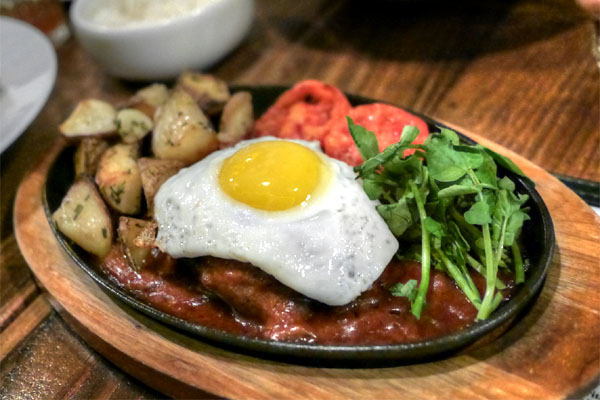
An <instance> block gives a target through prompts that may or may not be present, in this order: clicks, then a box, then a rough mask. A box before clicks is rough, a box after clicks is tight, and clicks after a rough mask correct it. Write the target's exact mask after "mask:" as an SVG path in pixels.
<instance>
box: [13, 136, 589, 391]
mask: <svg viewBox="0 0 600 400" xmlns="http://www.w3.org/2000/svg"><path fill="white" fill-rule="evenodd" d="M458 130H460V129H458ZM463 132H464V131H463ZM469 136H471V137H472V138H473V139H475V140H477V141H478V142H479V143H481V144H483V145H486V146H489V147H491V148H493V149H494V150H496V151H499V152H501V153H503V154H505V155H507V156H509V157H511V158H512V159H513V160H514V161H515V162H516V163H517V164H518V165H519V166H520V167H521V168H522V169H523V170H524V171H525V173H526V174H527V175H528V176H529V177H531V178H532V179H533V180H534V181H535V182H536V184H537V188H538V191H539V192H540V194H541V195H542V197H543V199H544V201H545V202H546V204H547V206H548V208H549V210H550V214H551V215H552V218H553V221H554V228H555V231H556V243H557V247H556V252H555V254H554V258H553V261H552V265H551V266H550V271H549V274H548V277H547V280H546V283H545V285H544V288H543V290H542V293H541V295H540V296H539V297H538V298H537V300H536V301H535V304H534V305H533V306H532V308H531V309H530V311H529V312H528V314H527V315H526V316H525V317H524V318H523V319H522V320H521V321H520V322H519V323H518V324H516V325H515V326H514V327H512V328H511V329H510V330H509V331H508V332H507V333H506V334H504V335H503V336H502V337H500V338H499V339H497V340H495V341H493V342H492V343H491V344H488V345H486V346H484V347H481V348H478V349H476V350H471V351H470V352H468V353H465V354H460V355H455V356H454V357H451V358H447V359H444V360H441V361H435V362H428V363H423V364H414V365H405V366H397V367H388V368H378V369H335V368H317V367H306V366H298V365H292V364H286V363H281V362H275V361H270V360H264V359H259V358H253V357H250V356H247V355H241V354H238V353H235V352H231V351H227V350H224V349H221V348H219V347H215V346H213V345H209V344H206V343H204V342H202V341H200V340H197V339H195V338H193V337H191V336H187V335H185V334H182V333H179V332H177V331H175V330H173V329H171V328H169V327H166V326H164V325H162V324H160V323H158V322H155V321H154V320H152V319H149V318H148V317H145V316H144V315H142V314H140V313H138V312H136V311H134V310H132V309H131V308H129V307H127V306H125V305H123V304H120V303H119V302H118V301H116V300H115V299H113V298H111V297H109V296H108V295H107V294H105V293H104V292H103V291H102V290H100V288H99V287H98V286H96V284H95V283H94V282H93V281H92V279H91V278H89V277H88V276H87V275H86V274H85V272H83V271H82V270H81V269H80V268H79V267H77V265H75V263H74V262H73V261H71V259H70V258H69V257H68V256H67V255H66V253H64V252H63V250H62V248H61V247H60V245H59V244H58V242H57V241H56V239H55V238H54V236H53V234H52V231H51V230H50V227H49V225H48V222H47V220H46V216H45V214H44V210H43V207H42V203H41V193H42V188H43V186H44V181H45V176H46V172H47V170H48V167H49V165H50V163H51V162H52V160H53V159H54V157H56V155H57V154H58V152H59V151H60V150H61V149H62V147H63V145H64V143H63V142H62V141H58V142H57V143H56V145H55V146H54V148H53V149H52V151H51V152H49V153H48V154H47V156H46V157H45V159H44V160H43V161H42V162H41V163H40V164H39V165H38V166H37V167H36V169H35V170H34V171H33V172H31V173H29V174H28V175H27V177H26V178H25V179H24V180H23V182H22V184H21V186H20V188H19V191H18V193H17V198H16V203H15V214H14V226H15V233H16V237H17V240H18V243H19V246H20V248H21V251H22V253H23V255H24V257H25V259H26V260H27V262H28V263H29V266H30V267H31V270H32V271H33V273H34V274H35V276H36V277H37V279H38V280H39V282H40V284H41V285H42V286H43V287H44V288H45V289H46V290H47V292H48V294H49V297H50V300H51V302H52V304H53V306H54V307H55V308H56V309H57V310H59V312H61V315H63V317H64V318H65V320H67V322H69V323H70V325H71V326H72V327H73V328H74V329H75V330H76V331H77V332H78V333H79V334H80V335H81V336H82V337H83V338H84V339H85V340H86V341H87V342H88V343H89V344H90V345H91V346H92V347H94V348H95V349H96V350H97V351H99V352H100V353H101V354H103V355H104V356H105V357H106V358H108V359H109V360H111V361H112V362H114V363H115V364H116V365H118V366H119V367H121V368H122V369H123V370H124V371H126V372H127V373H129V374H131V375H133V376H135V377H136V378H138V379H140V380H141V381H143V382H145V383H147V384H148V385H150V386H152V387H154V388H156V389H158V390H160V391H162V392H164V393H166V394H168V395H172V396H177V397H195V398H206V397H213V396H222V397H226V398H232V399H238V398H244V399H247V398H252V399H284V398H313V399H320V398H323V399H336V398H340V399H347V398H361V399H363V398H377V399H388V398H416V399H422V398H443V399H446V398H451V399H455V398H468V399H494V398H497V399H510V398H528V399H530V398H543V399H548V398H564V397H567V396H577V395H578V394H581V393H584V392H585V391H586V390H590V389H591V388H592V387H593V385H594V384H596V380H597V378H598V376H599V373H600V273H599V263H600V218H598V217H597V216H596V215H595V214H594V212H593V211H592V210H591V208H590V207H588V206H587V205H586V204H585V203H584V202H583V201H582V200H581V199H580V198H579V197H577V196H576V195H575V194H574V193H573V192H571V191H570V190H569V189H568V188H567V187H566V186H564V185H563V184H562V183H560V182H559V181H558V180H557V179H555V178H553V177H552V176H551V175H550V174H548V173H547V172H545V171H544V170H542V169H540V168H539V167H536V166H535V165H533V164H532V163H530V162H528V161H527V160H525V159H523V158H521V157H519V156H518V155H516V154H514V153H510V152H509V151H506V150H505V149H503V148H501V147H500V146H498V145H495V144H493V143H490V142H489V141H487V140H485V139H483V138H482V137H479V136H477V135H473V134H471V135H469Z"/></svg>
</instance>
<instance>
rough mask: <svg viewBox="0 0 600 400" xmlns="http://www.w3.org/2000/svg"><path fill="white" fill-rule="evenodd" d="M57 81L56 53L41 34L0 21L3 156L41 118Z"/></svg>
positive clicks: (7, 20) (19, 24)
mask: <svg viewBox="0 0 600 400" xmlns="http://www.w3.org/2000/svg"><path fill="white" fill-rule="evenodd" d="M55 79H56V53H55V52H54V48H53V47H52V44H51V43H50V41H49V40H48V38H46V36H44V34H43V33H41V32H40V31H39V30H37V29H36V28H34V27H33V26H31V25H28V24H26V23H24V22H21V21H19V20H16V19H13V18H8V17H0V152H2V151H4V150H5V149H6V148H7V147H8V146H10V144H11V143H12V142H13V141H14V140H15V139H16V138H18V137H19V135H20V134H21V133H23V131H24V130H25V129H26V128H27V127H28V126H29V124H31V122H32V121H33V120H34V118H35V117H36V116H37V115H38V113H39V112H40V110H41V109H42V107H43V106H44V104H45V103H46V100H47V99H48V95H50V92H51V91H52V88H53V87H54V81H55Z"/></svg>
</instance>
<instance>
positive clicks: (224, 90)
mask: <svg viewBox="0 0 600 400" xmlns="http://www.w3.org/2000/svg"><path fill="white" fill-rule="evenodd" d="M176 88H177V89H182V90H185V91H186V92H187V93H188V94H189V95H190V96H192V98H193V99H194V100H195V101H196V103H198V106H200V108H201V109H202V111H204V112H205V113H207V114H208V115H215V114H217V113H219V112H220V111H221V110H222V109H223V106H224V105H225V103H226V102H227V100H229V97H230V94H229V88H228V87H227V83H225V81H223V80H221V79H218V78H216V77H214V76H213V75H206V74H200V73H198V72H193V71H186V72H184V73H182V74H181V75H180V76H179V79H178V80H177V85H176Z"/></svg>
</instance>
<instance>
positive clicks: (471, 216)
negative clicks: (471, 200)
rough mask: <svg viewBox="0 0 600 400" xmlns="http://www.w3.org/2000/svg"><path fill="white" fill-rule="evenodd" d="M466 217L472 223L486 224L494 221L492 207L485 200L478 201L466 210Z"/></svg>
mask: <svg viewBox="0 0 600 400" xmlns="http://www.w3.org/2000/svg"><path fill="white" fill-rule="evenodd" d="M465 219H466V220H467V222H468V223H470V224H471V225H485V224H489V223H490V222H492V217H491V216H490V207H489V206H488V204H487V203H486V202H485V201H478V202H476V203H475V204H473V205H472V206H471V208H469V210H468V211H467V212H465Z"/></svg>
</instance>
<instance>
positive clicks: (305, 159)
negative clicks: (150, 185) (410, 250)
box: [154, 137, 398, 306]
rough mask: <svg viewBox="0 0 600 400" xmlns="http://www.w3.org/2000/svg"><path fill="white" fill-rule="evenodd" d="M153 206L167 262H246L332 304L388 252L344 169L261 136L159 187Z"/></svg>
mask: <svg viewBox="0 0 600 400" xmlns="http://www.w3.org/2000/svg"><path fill="white" fill-rule="evenodd" d="M154 204H155V217H156V220H157V222H158V225H159V229H158V237H157V243H158V245H159V247H160V248H161V250H163V251H164V252H166V253H168V254H170V255H171V256H173V257H199V256H207V255H210V256H214V257H220V258H226V259H234V260H238V261H242V262H249V263H251V264H252V265H254V266H256V267H258V268H260V269H262V270H263V271H265V272H266V273H268V274H270V275H272V276H273V277H274V278H275V279H277V280H278V281H280V282H281V283H283V284H284V285H287V286H288V287H290V288H292V289H294V290H296V291H297V292H299V293H302V294H304V295H305V296H307V297H310V298H312V299H315V300H318V301H320V302H322V303H325V304H328V305H333V306H335V305H343V304H347V303H349V302H351V301H352V300H354V299H355V298H356V297H358V296H359V295H360V294H361V293H362V292H363V291H365V290H366V289H367V288H368V287H369V286H370V285H371V284H372V283H373V282H374V281H375V280H376V279H377V278H378V277H379V275H381V273H382V272H383V270H384V269H385V267H386V265H387V264H388V263H389V261H390V260H391V258H392V257H393V255H394V254H395V253H396V251H397V249H398V242H397V240H396V239H395V238H394V236H393V235H392V233H391V232H390V230H389V229H388V227H387V225H386V223H385V222H384V221H383V219H382V218H381V217H380V216H379V214H378V213H377V211H376V210H375V205H376V204H377V203H376V202H373V201H371V200H369V198H368V197H367V195H366V194H365V193H364V191H363V189H362V187H361V185H360V183H359V182H357V181H356V180H355V174H354V172H353V170H352V168H351V167H350V166H348V165H347V164H345V163H343V162H341V161H338V160H335V159H332V158H329V157H327V156H326V155H324V154H323V153H322V152H321V151H320V149H319V145H318V143H317V142H306V141H301V140H281V139H276V138H272V137H263V138H260V139H254V140H248V141H244V142H240V143H238V144H237V145H236V146H234V147H232V148H229V149H225V150H221V151H216V152H214V153H212V154H211V155H209V156H208V157H206V158H204V159H203V160H202V161H200V162H198V163H196V164H194V165H193V166H191V167H189V168H186V169H184V170H182V171H180V172H179V173H178V174H177V175H175V176H173V177H171V178H170V179H169V180H168V181H167V182H165V183H164V184H163V185H162V187H161V189H160V190H159V192H158V194H157V195H156V197H155V199H154Z"/></svg>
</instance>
